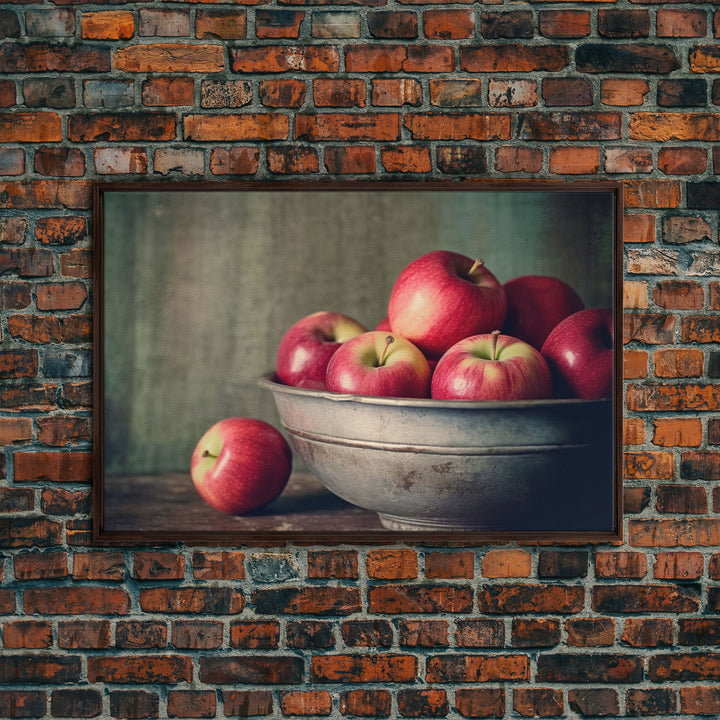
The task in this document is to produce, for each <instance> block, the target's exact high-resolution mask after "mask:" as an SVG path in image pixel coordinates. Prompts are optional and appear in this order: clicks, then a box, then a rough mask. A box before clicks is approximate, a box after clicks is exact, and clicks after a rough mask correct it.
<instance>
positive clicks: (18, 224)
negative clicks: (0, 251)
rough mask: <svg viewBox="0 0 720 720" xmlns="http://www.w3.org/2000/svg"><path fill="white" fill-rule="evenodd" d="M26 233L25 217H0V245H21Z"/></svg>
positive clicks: (26, 222) (26, 223)
mask: <svg viewBox="0 0 720 720" xmlns="http://www.w3.org/2000/svg"><path fill="white" fill-rule="evenodd" d="M27 231H28V219H27V217H24V216H17V217H0V243H4V244H8V245H22V244H23V243H24V242H25V238H26V236H27Z"/></svg>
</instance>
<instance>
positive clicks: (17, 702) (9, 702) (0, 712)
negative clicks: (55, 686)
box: [0, 690, 47, 717]
mask: <svg viewBox="0 0 720 720" xmlns="http://www.w3.org/2000/svg"><path fill="white" fill-rule="evenodd" d="M46 712H47V697H46V693H45V691H44V690H0V716H2V717H43V716H44V715H45V714H46Z"/></svg>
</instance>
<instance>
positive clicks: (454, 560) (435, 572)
mask: <svg viewBox="0 0 720 720" xmlns="http://www.w3.org/2000/svg"><path fill="white" fill-rule="evenodd" d="M474 566H475V553H474V552H473V551H472V550H467V551H454V552H427V553H425V577H426V578H428V579H430V578H432V579H450V578H467V579H472V578H473V577H475V567H474Z"/></svg>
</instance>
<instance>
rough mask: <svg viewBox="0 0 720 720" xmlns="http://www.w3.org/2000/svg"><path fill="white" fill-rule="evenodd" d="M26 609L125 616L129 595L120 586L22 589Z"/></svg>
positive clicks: (59, 613)
mask: <svg viewBox="0 0 720 720" xmlns="http://www.w3.org/2000/svg"><path fill="white" fill-rule="evenodd" d="M23 602H24V605H25V612H26V613H27V614H35V615H83V614H96V615H126V614H127V613H128V612H129V611H130V597H129V595H128V594H127V592H125V590H123V589H122V588H103V587H81V586H76V587H51V588H50V587H49V588H30V589H27V590H24V591H23Z"/></svg>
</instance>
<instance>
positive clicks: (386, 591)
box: [367, 585, 472, 614]
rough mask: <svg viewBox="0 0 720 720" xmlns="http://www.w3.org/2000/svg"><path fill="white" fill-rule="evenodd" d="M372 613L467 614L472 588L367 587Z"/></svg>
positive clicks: (436, 586)
mask: <svg viewBox="0 0 720 720" xmlns="http://www.w3.org/2000/svg"><path fill="white" fill-rule="evenodd" d="M367 594H368V611H369V612H371V613H393V614H394V613H438V612H450V613H462V612H464V613H467V612H470V610H471V609H472V589H471V588H470V587H467V586H453V585H427V586H424V585H384V586H379V587H371V588H368V593H367Z"/></svg>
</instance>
